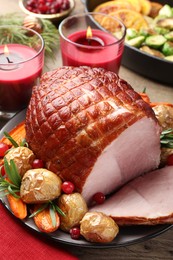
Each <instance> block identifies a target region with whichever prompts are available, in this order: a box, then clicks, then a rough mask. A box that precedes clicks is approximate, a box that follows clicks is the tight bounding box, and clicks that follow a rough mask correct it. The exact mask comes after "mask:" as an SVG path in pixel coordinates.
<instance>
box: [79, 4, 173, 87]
mask: <svg viewBox="0 0 173 260" xmlns="http://www.w3.org/2000/svg"><path fill="white" fill-rule="evenodd" d="M84 2H85V10H86V11H87V12H93V11H95V12H103V13H107V14H110V15H111V16H116V17H118V18H119V19H120V20H122V22H123V23H124V24H125V26H126V28H127V33H126V42H125V49H124V54H123V59H122V64H123V65H124V66H125V67H127V68H129V69H131V70H133V71H135V72H137V73H139V74H141V75H143V76H145V77H148V78H150V79H153V80H155V81H158V82H163V83H166V84H168V85H172V83H173V80H172V75H171V73H172V64H173V63H172V62H173V45H172V31H173V29H172V28H173V27H172V21H173V11H172V10H173V9H172V7H173V6H172V1H169V0H168V1H166V0H158V1H148V0H143V1H139V0H126V1H121V0H115V1H108V0H96V1H92V0H86V1H84Z"/></svg>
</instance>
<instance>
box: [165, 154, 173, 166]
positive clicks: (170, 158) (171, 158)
mask: <svg viewBox="0 0 173 260" xmlns="http://www.w3.org/2000/svg"><path fill="white" fill-rule="evenodd" d="M166 164H167V165H173V154H170V155H169V156H168V157H167V161H166Z"/></svg>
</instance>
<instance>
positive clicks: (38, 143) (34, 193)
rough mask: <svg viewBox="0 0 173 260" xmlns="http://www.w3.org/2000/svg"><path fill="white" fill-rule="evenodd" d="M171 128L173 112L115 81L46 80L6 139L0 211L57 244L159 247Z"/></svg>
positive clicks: (76, 75)
mask: <svg viewBox="0 0 173 260" xmlns="http://www.w3.org/2000/svg"><path fill="white" fill-rule="evenodd" d="M69 82H70V84H69ZM144 100H145V101H144ZM156 117H158V119H156ZM163 118H169V120H168V121H167V120H166V119H163ZM172 118H173V105H171V104H166V103H161V104H160V103H152V102H150V100H149V98H148V96H147V95H145V94H144V93H143V94H142V93H141V94H139V93H136V92H135V91H134V90H133V88H132V87H131V86H130V85H129V84H128V83H127V82H126V81H124V80H122V79H120V78H119V77H118V76H117V75H116V74H114V73H113V72H109V71H105V70H104V69H101V68H89V67H76V68H73V67H62V68H58V69H57V70H54V71H50V72H47V73H45V74H44V75H43V76H42V78H41V83H40V85H39V86H37V87H34V89H33V93H32V97H31V101H30V104H29V106H28V108H27V110H24V111H21V112H20V113H19V114H17V115H16V116H15V117H13V118H12V119H11V120H10V121H9V122H8V123H7V124H6V125H5V126H4V127H3V129H2V130H1V132H0V139H1V146H0V148H1V149H0V155H1V160H0V165H1V168H0V171H1V176H0V191H1V195H5V196H1V201H2V203H3V204H4V206H5V207H6V208H7V209H8V211H9V212H11V213H12V214H13V215H14V217H16V219H17V218H18V219H20V221H21V223H23V224H24V226H25V227H28V228H30V229H31V230H33V231H35V232H37V233H38V234H40V235H44V236H46V237H47V238H50V239H53V240H54V241H56V242H57V243H63V244H69V245H73V246H80V247H81V246H82V247H91V248H110V247H120V246H126V245H130V244H134V243H139V242H142V241H145V240H147V239H150V238H152V237H155V236H157V235H159V234H161V233H162V232H165V231H166V230H168V229H169V228H171V227H172V210H173V204H172V201H173V200H172V199H171V198H172V189H171V188H170V186H171V185H173V183H172V182H173V180H172V174H171V173H172V171H173V167H172V166H171V165H172V164H171V163H172V151H173V149H172V148H170V147H173V142H172V129H171V128H170V127H171V126H172V124H173V122H172ZM159 119H161V121H159V122H160V123H158V121H157V120H159ZM161 122H162V127H161ZM163 122H164V123H163ZM161 128H162V129H161ZM161 130H163V131H161ZM144 136H145V138H143V137H144ZM2 143H3V144H2ZM160 143H162V145H163V148H162V149H165V150H162V157H163V158H162V159H160V158H161V156H160V155H161V148H160ZM72 144H73V145H72ZM9 148H10V149H9ZM132 150H133V153H132V152H131V151H132ZM148 151H150V152H148ZM141 155H142V156H141ZM163 155H164V156H163ZM168 158H169V162H171V163H169V164H168V163H167V164H166V163H165V161H166V162H167V161H168ZM161 161H162V164H164V166H163V165H161V166H160V162H161ZM98 176H99V177H98ZM153 187H154V188H153ZM161 190H162V192H160V191H161ZM4 192H5V194H4ZM166 192H167V195H166V196H165V194H166ZM168 198H170V199H168ZM16 206H17V207H16ZM45 219H46V222H45Z"/></svg>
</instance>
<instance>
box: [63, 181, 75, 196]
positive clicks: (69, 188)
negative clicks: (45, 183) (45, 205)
mask: <svg viewBox="0 0 173 260" xmlns="http://www.w3.org/2000/svg"><path fill="white" fill-rule="evenodd" d="M61 189H62V190H63V192H64V193H66V194H71V193H72V192H73V191H74V184H73V183H72V182H71V181H65V182H63V183H62V186H61Z"/></svg>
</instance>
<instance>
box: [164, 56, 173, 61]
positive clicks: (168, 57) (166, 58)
mask: <svg viewBox="0 0 173 260" xmlns="http://www.w3.org/2000/svg"><path fill="white" fill-rule="evenodd" d="M165 60H168V61H173V55H170V56H166V57H165Z"/></svg>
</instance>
